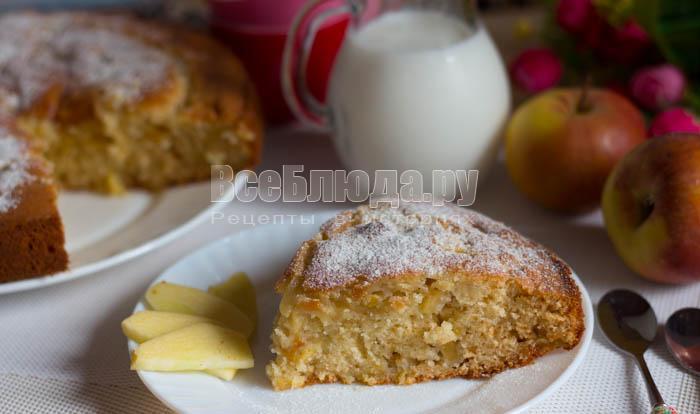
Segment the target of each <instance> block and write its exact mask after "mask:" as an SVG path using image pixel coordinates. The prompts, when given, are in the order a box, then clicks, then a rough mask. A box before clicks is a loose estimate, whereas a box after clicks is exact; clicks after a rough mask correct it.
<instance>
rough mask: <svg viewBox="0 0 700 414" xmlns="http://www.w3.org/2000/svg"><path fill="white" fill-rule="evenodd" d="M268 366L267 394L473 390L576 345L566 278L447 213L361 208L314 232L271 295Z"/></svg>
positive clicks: (493, 227) (575, 316)
mask: <svg viewBox="0 0 700 414" xmlns="http://www.w3.org/2000/svg"><path fill="white" fill-rule="evenodd" d="M277 289H278V291H279V292H280V293H281V294H282V300H281V303H280V309H279V313H278V316H277V318H276V321H275V324H274V328H273V332H272V342H273V345H272V351H273V353H274V354H275V355H276V358H275V359H274V360H273V361H272V362H271V363H270V364H269V365H268V366H267V373H268V376H269V378H270V380H271V382H272V384H273V386H274V388H275V389H277V390H284V389H289V388H298V387H303V386H305V385H310V384H315V383H330V382H341V383H364V384H368V385H376V384H412V383H416V382H420V381H426V380H430V379H441V378H450V377H455V376H462V377H466V378H481V377H487V376H490V375H492V374H495V373H498V372H500V371H503V370H504V369H507V368H512V367H518V366H522V365H525V364H529V363H530V362H532V361H533V360H534V359H535V358H537V357H539V356H541V355H544V354H546V353H547V352H550V351H552V350H554V349H558V348H564V349H571V348H573V347H575V346H576V345H577V344H578V342H579V341H580V338H581V335H582V333H583V329H584V325H583V310H582V305H581V297H580V292H579V291H578V287H577V286H576V284H575V282H574V281H573V279H572V278H571V270H570V268H569V267H568V266H567V265H566V264H565V263H564V262H563V261H561V260H560V259H558V258H557V257H556V256H555V255H554V254H553V253H551V252H550V251H549V250H547V249H545V248H544V247H542V246H540V245H538V244H536V243H534V242H532V241H530V240H528V239H526V238H525V237H523V236H521V235H519V234H518V233H517V232H515V231H513V230H512V229H510V228H508V227H507V226H505V225H503V224H501V223H498V222H496V221H493V220H491V219H489V218H487V217H485V216H483V215H481V214H479V213H476V212H474V211H471V210H467V209H463V208H459V207H456V206H451V205H450V206H443V207H434V206H430V205H427V204H414V203H403V204H402V206H401V208H398V209H394V208H390V207H389V206H380V207H379V208H376V209H372V208H369V207H368V206H361V207H359V208H358V209H356V210H352V211H347V212H344V213H341V214H340V215H339V216H337V217H336V218H334V219H332V220H330V221H328V222H327V223H325V224H324V225H323V226H322V228H321V231H320V233H318V234H317V235H316V236H315V237H314V238H313V239H312V240H309V241H307V242H305V243H304V244H303V245H302V246H301V247H300V249H299V250H298V252H297V254H296V255H295V257H294V259H292V262H291V263H290V265H289V267H288V269H287V271H286V273H285V275H284V277H283V278H282V279H281V280H280V282H279V283H278V285H277Z"/></svg>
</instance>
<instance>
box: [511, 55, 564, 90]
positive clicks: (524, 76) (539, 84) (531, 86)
mask: <svg viewBox="0 0 700 414" xmlns="http://www.w3.org/2000/svg"><path fill="white" fill-rule="evenodd" d="M510 74H511V77H512V79H513V82H514V83H515V84H516V85H517V86H518V87H520V88H521V89H523V90H525V91H527V92H539V91H542V90H544V89H547V88H550V87H552V86H554V85H556V84H557V83H558V82H559V80H560V79H561V75H562V65H561V61H560V60H559V58H558V57H557V56H556V55H555V54H554V53H553V52H552V51H551V50H549V49H528V50H525V51H524V52H522V53H521V54H520V55H519V56H518V57H517V58H515V60H514V61H513V63H512V64H511V66H510Z"/></svg>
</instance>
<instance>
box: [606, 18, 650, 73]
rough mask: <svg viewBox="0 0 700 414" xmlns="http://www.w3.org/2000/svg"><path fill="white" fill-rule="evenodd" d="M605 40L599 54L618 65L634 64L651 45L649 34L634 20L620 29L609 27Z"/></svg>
mask: <svg viewBox="0 0 700 414" xmlns="http://www.w3.org/2000/svg"><path fill="white" fill-rule="evenodd" d="M603 39H604V40H603V41H601V42H600V48H599V50H598V52H599V53H600V55H601V56H602V57H603V58H605V59H608V60H610V61H613V62H618V63H627V64H629V63H633V62H634V61H635V60H637V59H638V58H639V57H640V56H641V55H642V54H643V52H644V51H645V50H646V49H647V48H648V47H649V46H650V45H651V39H650V38H649V35H648V34H647V32H646V31H644V28H642V26H640V25H639V24H638V23H637V22H635V21H634V20H628V21H627V22H626V23H625V24H623V25H622V26H619V27H612V26H609V27H608V28H607V30H606V33H604V35H603Z"/></svg>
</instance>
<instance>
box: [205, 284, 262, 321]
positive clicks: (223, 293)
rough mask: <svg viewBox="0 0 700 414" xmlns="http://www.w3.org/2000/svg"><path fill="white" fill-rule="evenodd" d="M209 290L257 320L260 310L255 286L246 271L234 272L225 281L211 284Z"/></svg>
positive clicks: (252, 319) (251, 318)
mask: <svg viewBox="0 0 700 414" xmlns="http://www.w3.org/2000/svg"><path fill="white" fill-rule="evenodd" d="M207 291H208V292H209V293H211V294H212V295H215V296H218V297H219V298H221V299H223V300H226V301H229V302H231V303H233V304H234V305H236V306H237V307H238V309H240V310H241V311H243V313H245V314H246V316H248V318H250V320H251V321H256V320H257V318H258V310H257V303H256V300H255V288H254V287H253V284H252V283H250V279H248V275H246V274H245V273H243V272H237V273H234V274H233V275H231V277H230V278H228V280H226V281H225V282H222V283H219V284H218V285H213V286H209V289H208V290H207Z"/></svg>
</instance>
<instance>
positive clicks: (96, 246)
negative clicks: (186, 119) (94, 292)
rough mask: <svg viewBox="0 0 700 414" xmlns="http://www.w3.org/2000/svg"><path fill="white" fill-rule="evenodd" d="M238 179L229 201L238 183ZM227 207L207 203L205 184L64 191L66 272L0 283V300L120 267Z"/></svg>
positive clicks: (61, 195)
mask: <svg viewBox="0 0 700 414" xmlns="http://www.w3.org/2000/svg"><path fill="white" fill-rule="evenodd" d="M238 177H242V176H237V180H236V183H235V186H231V187H229V188H228V189H227V192H226V193H225V194H222V197H223V198H226V197H229V196H230V195H231V194H232V193H234V192H235V191H237V189H238V188H240V187H241V185H242V184H243V181H244V180H243V179H242V178H240V179H239V178H238ZM225 205H226V203H212V202H211V184H210V182H209V181H206V182H201V183H195V184H187V185H181V186H177V187H172V188H169V189H167V190H165V191H162V192H159V193H151V192H147V191H138V190H132V191H129V193H128V194H125V195H123V196H118V197H109V196H101V195H98V194H95V193H89V192H77V191H63V192H60V193H59V196H58V210H59V212H60V214H61V219H62V220H63V227H64V229H65V235H66V245H65V246H66V251H67V252H68V256H69V259H70V264H69V269H68V270H67V271H65V272H61V273H58V274H55V275H48V276H43V277H38V278H33V279H27V280H20V281H17V282H9V283H0V295H1V294H5V293H11V292H19V291H23V290H30V289H38V288H41V287H45V286H50V285H55V284H57V283H62V282H66V281H69V280H73V279H77V278H79V277H83V276H88V275H91V274H94V273H95V272H98V271H100V270H104V269H107V268H109V267H112V266H115V265H118V264H121V263H124V262H126V261H128V260H131V259H134V258H136V257H138V256H141V255H143V254H146V253H148V252H150V251H152V250H154V249H157V248H158V247H160V246H163V245H164V244H166V243H168V242H170V241H172V240H175V239H177V238H178V237H180V236H182V235H183V234H185V233H186V232H187V231H189V230H190V229H192V228H193V227H195V226H196V225H197V224H199V223H201V222H202V221H205V220H206V219H207V218H208V217H209V216H210V214H211V213H213V212H215V211H218V210H221V209H222V208H223V207H224V206H225Z"/></svg>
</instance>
